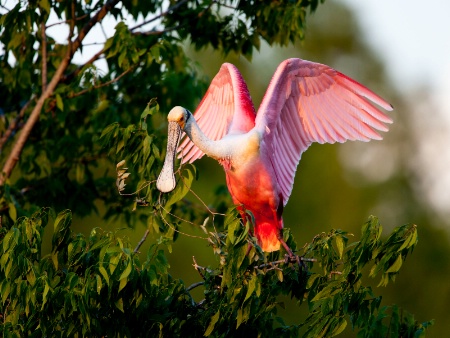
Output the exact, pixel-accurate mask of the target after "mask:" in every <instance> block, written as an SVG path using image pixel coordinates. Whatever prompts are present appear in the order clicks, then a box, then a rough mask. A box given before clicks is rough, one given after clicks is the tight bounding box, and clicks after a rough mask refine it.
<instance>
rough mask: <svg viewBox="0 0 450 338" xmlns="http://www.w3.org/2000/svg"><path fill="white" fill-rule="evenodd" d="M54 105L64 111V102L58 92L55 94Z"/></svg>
mask: <svg viewBox="0 0 450 338" xmlns="http://www.w3.org/2000/svg"><path fill="white" fill-rule="evenodd" d="M56 107H58V109H59V110H61V111H64V103H63V100H62V98H61V95H59V94H56Z"/></svg>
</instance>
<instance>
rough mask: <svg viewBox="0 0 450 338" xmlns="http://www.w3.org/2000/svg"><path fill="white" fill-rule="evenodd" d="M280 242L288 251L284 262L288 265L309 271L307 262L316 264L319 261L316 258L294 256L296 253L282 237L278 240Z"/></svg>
mask: <svg viewBox="0 0 450 338" xmlns="http://www.w3.org/2000/svg"><path fill="white" fill-rule="evenodd" d="M278 240H279V241H280V243H281V245H282V246H283V247H284V249H285V250H286V251H287V254H286V255H285V256H284V261H285V263H286V264H288V263H293V264H298V266H299V267H300V269H302V270H305V271H307V270H308V266H307V265H306V263H305V262H316V261H317V259H315V258H306V257H303V256H299V255H296V254H294V252H293V251H292V250H291V248H290V247H289V246H288V245H287V244H286V242H285V241H284V239H283V238H282V237H281V236H280V237H279V238H278Z"/></svg>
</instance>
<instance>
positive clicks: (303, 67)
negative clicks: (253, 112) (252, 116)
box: [255, 59, 392, 205]
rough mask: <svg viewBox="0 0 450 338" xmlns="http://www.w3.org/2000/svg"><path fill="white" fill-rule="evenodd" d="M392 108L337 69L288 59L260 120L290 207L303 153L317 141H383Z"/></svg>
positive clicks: (267, 96) (272, 84) (258, 125)
mask: <svg viewBox="0 0 450 338" xmlns="http://www.w3.org/2000/svg"><path fill="white" fill-rule="evenodd" d="M369 100H370V101H372V102H374V103H376V104H378V105H379V106H381V107H383V108H384V109H386V110H392V106H391V105H390V104H389V103H387V102H386V101H385V100H383V99H382V98H381V97H379V96H378V95H376V94H375V93H373V92H372V91H370V90H369V89H367V88H366V87H364V86H363V85H361V84H359V83H358V82H356V81H354V80H352V79H350V78H349V77H347V76H345V75H344V74H342V73H339V72H338V71H336V70H334V69H332V68H330V67H328V66H326V65H322V64H319V63H313V62H309V61H305V60H301V59H288V60H286V61H284V62H283V63H281V64H280V65H279V66H278V68H277V71H276V72H275V74H274V76H273V78H272V80H271V82H270V84H269V87H268V89H267V92H266V94H265V96H264V99H263V101H262V103H261V106H260V108H259V110H258V114H257V117H256V121H255V124H256V126H255V128H256V129H257V130H258V131H259V132H260V134H261V135H264V136H263V142H262V146H264V147H268V149H266V150H267V151H269V152H270V153H271V155H272V156H271V160H272V165H273V168H274V171H275V173H276V176H277V181H278V184H279V186H280V190H281V194H282V196H283V203H284V205H286V203H287V201H288V199H289V196H290V194H291V191H292V186H293V183H294V177H295V172H296V170H297V165H298V163H299V161H300V157H301V154H302V153H303V152H304V151H305V150H306V149H308V147H309V146H310V145H311V143H313V142H318V143H335V142H341V143H342V142H345V141H347V140H361V141H369V140H370V139H381V136H380V135H379V134H378V133H377V132H376V130H380V131H387V130H388V128H387V127H386V125H385V123H392V120H391V118H390V117H388V116H386V115H385V114H384V113H382V112H381V111H380V110H378V109H377V108H375V107H374V106H373V105H372V104H370V103H369Z"/></svg>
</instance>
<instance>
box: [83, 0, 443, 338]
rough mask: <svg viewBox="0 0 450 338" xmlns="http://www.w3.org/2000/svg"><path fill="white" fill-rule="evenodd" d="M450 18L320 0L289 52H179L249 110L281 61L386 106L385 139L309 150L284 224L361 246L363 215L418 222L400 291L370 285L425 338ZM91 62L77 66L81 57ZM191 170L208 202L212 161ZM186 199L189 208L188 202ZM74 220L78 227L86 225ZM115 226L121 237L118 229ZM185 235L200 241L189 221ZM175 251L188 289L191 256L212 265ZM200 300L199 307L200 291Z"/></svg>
mask: <svg viewBox="0 0 450 338" xmlns="http://www.w3.org/2000/svg"><path fill="white" fill-rule="evenodd" d="M448 13H450V2H446V1H444V0H430V1H428V2H423V1H419V0H408V1H407V0H397V1H389V0H366V1H359V0H344V1H333V0H328V1H326V2H325V4H323V5H321V6H319V8H318V10H317V12H316V13H314V14H312V15H310V16H309V18H308V19H307V33H306V36H305V39H304V41H303V42H302V43H301V44H298V45H295V46H290V47H288V48H269V47H267V46H265V45H262V46H261V50H260V51H259V52H255V53H254V55H253V59H252V61H251V62H249V61H248V60H246V59H245V58H243V57H239V56H236V55H228V56H227V57H226V58H224V57H223V55H221V54H215V53H213V52H212V51H210V50H201V51H194V50H193V49H191V46H190V45H189V43H188V42H186V45H185V48H186V50H187V52H188V53H189V54H190V56H191V58H192V59H193V60H194V62H195V65H196V68H197V70H198V72H199V73H200V74H203V76H205V77H208V78H209V79H212V77H214V75H215V74H216V73H217V71H218V69H219V68H220V65H221V64H222V63H223V62H225V61H227V62H231V63H233V64H235V65H236V66H237V67H238V68H239V70H240V71H241V72H242V74H243V76H244V78H245V79H246V81H247V84H248V87H249V89H250V93H251V94H252V97H253V100H254V103H255V107H258V106H259V103H260V101H261V99H262V96H263V95H264V91H265V89H266V87H267V85H268V83H269V81H270V78H271V77H272V75H273V73H274V71H275V69H276V67H277V66H278V64H279V63H280V62H281V61H283V60H285V59H287V58H290V57H299V58H303V59H307V60H311V61H315V62H320V63H324V64H327V65H330V66H331V67H333V68H335V69H337V70H339V71H341V72H343V73H345V74H347V75H349V76H350V77H352V78H354V79H355V80H357V81H359V82H361V83H362V84H364V85H365V86H367V87H369V88H370V89H372V90H373V91H375V92H376V93H378V94H379V95H380V96H382V97H384V98H385V99H386V100H387V101H389V102H390V103H391V104H392V105H393V106H394V109H395V110H394V111H393V112H392V113H391V116H392V118H393V119H394V124H393V125H391V126H390V131H389V132H388V133H385V134H384V135H383V136H384V140H383V141H373V142H370V143H362V142H354V143H352V142H349V143H346V144H343V145H318V144H315V145H313V146H311V147H310V149H309V150H308V151H307V152H306V153H305V154H304V155H303V157H302V160H301V162H300V165H299V167H298V169H297V175H296V180H295V185H294V189H293V193H292V196H291V198H290V200H289V203H288V205H287V207H286V208H285V212H284V219H285V226H286V227H289V228H291V229H292V232H293V233H294V235H295V238H296V240H297V243H298V245H299V246H302V245H303V244H304V243H306V242H308V241H310V240H311V239H312V238H313V236H314V235H315V234H317V233H320V232H322V231H324V232H326V231H329V230H330V229H332V228H335V229H343V230H346V231H349V232H352V233H353V234H354V235H355V236H354V239H355V240H358V238H359V234H360V229H361V225H362V224H363V223H364V222H365V221H366V220H367V218H368V217H369V215H375V216H377V217H379V219H380V221H381V224H382V225H383V228H384V234H385V235H386V236H387V235H388V233H389V232H390V231H391V230H392V229H393V228H394V227H396V226H399V225H402V224H406V223H414V224H417V225H418V231H419V245H418V246H417V249H416V251H415V252H414V253H413V255H412V256H410V258H409V259H408V260H407V261H406V262H405V263H404V264H403V267H402V270H401V272H400V275H399V276H398V277H397V280H396V282H395V283H393V284H389V285H388V286H387V287H384V288H376V285H377V284H378V281H379V280H378V279H375V280H373V281H370V283H372V284H373V285H374V288H375V290H374V291H375V293H376V294H381V295H383V304H384V305H391V304H393V303H396V304H398V305H399V306H401V307H403V308H404V309H405V310H407V311H409V312H411V313H414V314H415V315H416V319H417V320H419V321H425V320H429V319H433V318H434V319H436V324H435V326H434V327H433V328H432V329H431V331H430V335H429V336H430V337H444V336H446V335H447V334H448V332H449V331H450V324H449V321H448V318H449V317H450V310H449V309H448V304H450V241H449V239H450V173H449V168H450V150H449V146H450V98H449V96H448V94H450V38H449V37H450V20H448V18H447V16H448ZM112 27H114V25H112ZM111 32H113V29H111ZM87 53H88V51H85V52H83V54H85V55H82V56H80V57H83V58H88V57H89V55H87ZM187 108H188V109H190V110H192V111H193V110H195V107H187ZM195 165H196V166H197V168H198V172H199V180H198V181H197V182H194V184H193V190H194V191H195V193H196V194H198V195H199V196H200V198H201V199H202V200H203V201H204V202H205V203H206V204H211V203H212V202H213V200H214V198H215V197H214V196H215V192H216V191H217V190H218V189H219V190H220V191H225V192H226V188H225V176H224V174H223V170H222V168H221V167H220V166H219V165H218V164H217V163H216V162H214V161H212V160H211V159H208V158H204V159H202V160H201V161H198V162H197V163H196V164H195ZM225 196H226V193H225ZM189 198H191V199H192V200H195V197H194V196H192V195H191V196H190V197H189ZM226 198H229V197H226ZM80 223H83V224H84V225H86V220H85V219H83V221H82V222H81V221H80ZM111 226H112V227H114V228H117V224H113V225H111ZM84 230H85V229H84ZM144 230H145V224H142V226H138V227H137V228H136V230H134V231H130V234H129V236H130V240H131V242H132V243H137V242H138V241H139V239H140V237H141V236H142V234H143V232H144ZM181 231H183V232H185V233H188V234H190V235H194V236H195V235H199V234H201V230H198V228H196V227H194V226H191V225H188V224H185V225H182V228H181ZM150 242H151V239H150V240H147V242H146V245H147V246H148V245H149V243H150ZM145 250H146V247H145V246H144V247H142V250H141V251H142V252H145ZM173 252H174V253H173V254H169V256H168V258H169V261H170V264H171V274H172V275H173V276H174V277H177V278H181V279H183V280H184V282H185V284H186V285H189V284H191V283H194V282H197V281H199V279H200V276H198V275H197V274H196V273H195V271H194V270H193V267H192V256H195V257H196V260H197V262H198V264H200V265H202V266H207V265H209V264H211V265H212V264H215V261H214V260H213V257H212V255H211V248H209V247H208V246H207V242H205V241H203V240H200V239H198V238H193V237H189V236H185V235H180V236H179V239H178V240H177V242H176V243H175V244H174V250H173ZM196 292H197V294H196V297H197V300H200V299H201V298H202V293H201V289H200V288H198V290H197V291H196ZM282 301H285V302H286V304H287V307H286V310H283V309H282V308H281V307H280V309H279V313H280V314H282V315H283V317H284V318H286V322H287V323H296V322H298V320H296V318H298V317H299V316H300V315H301V313H300V312H299V311H300V310H298V307H295V306H294V305H293V304H290V303H289V300H287V299H286V300H282ZM347 331H349V330H348V329H347ZM348 334H349V335H350V336H352V334H351V333H348Z"/></svg>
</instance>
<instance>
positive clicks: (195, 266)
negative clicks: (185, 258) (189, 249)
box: [192, 256, 206, 280]
mask: <svg viewBox="0 0 450 338" xmlns="http://www.w3.org/2000/svg"><path fill="white" fill-rule="evenodd" d="M192 260H193V261H194V264H192V266H193V267H194V269H195V270H197V272H198V274H199V275H200V276H201V277H202V278H203V279H204V280H206V278H205V275H204V274H203V272H201V271H200V269H203V270H206V268H204V267H201V266H200V265H198V264H197V261H196V260H195V256H192Z"/></svg>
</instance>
